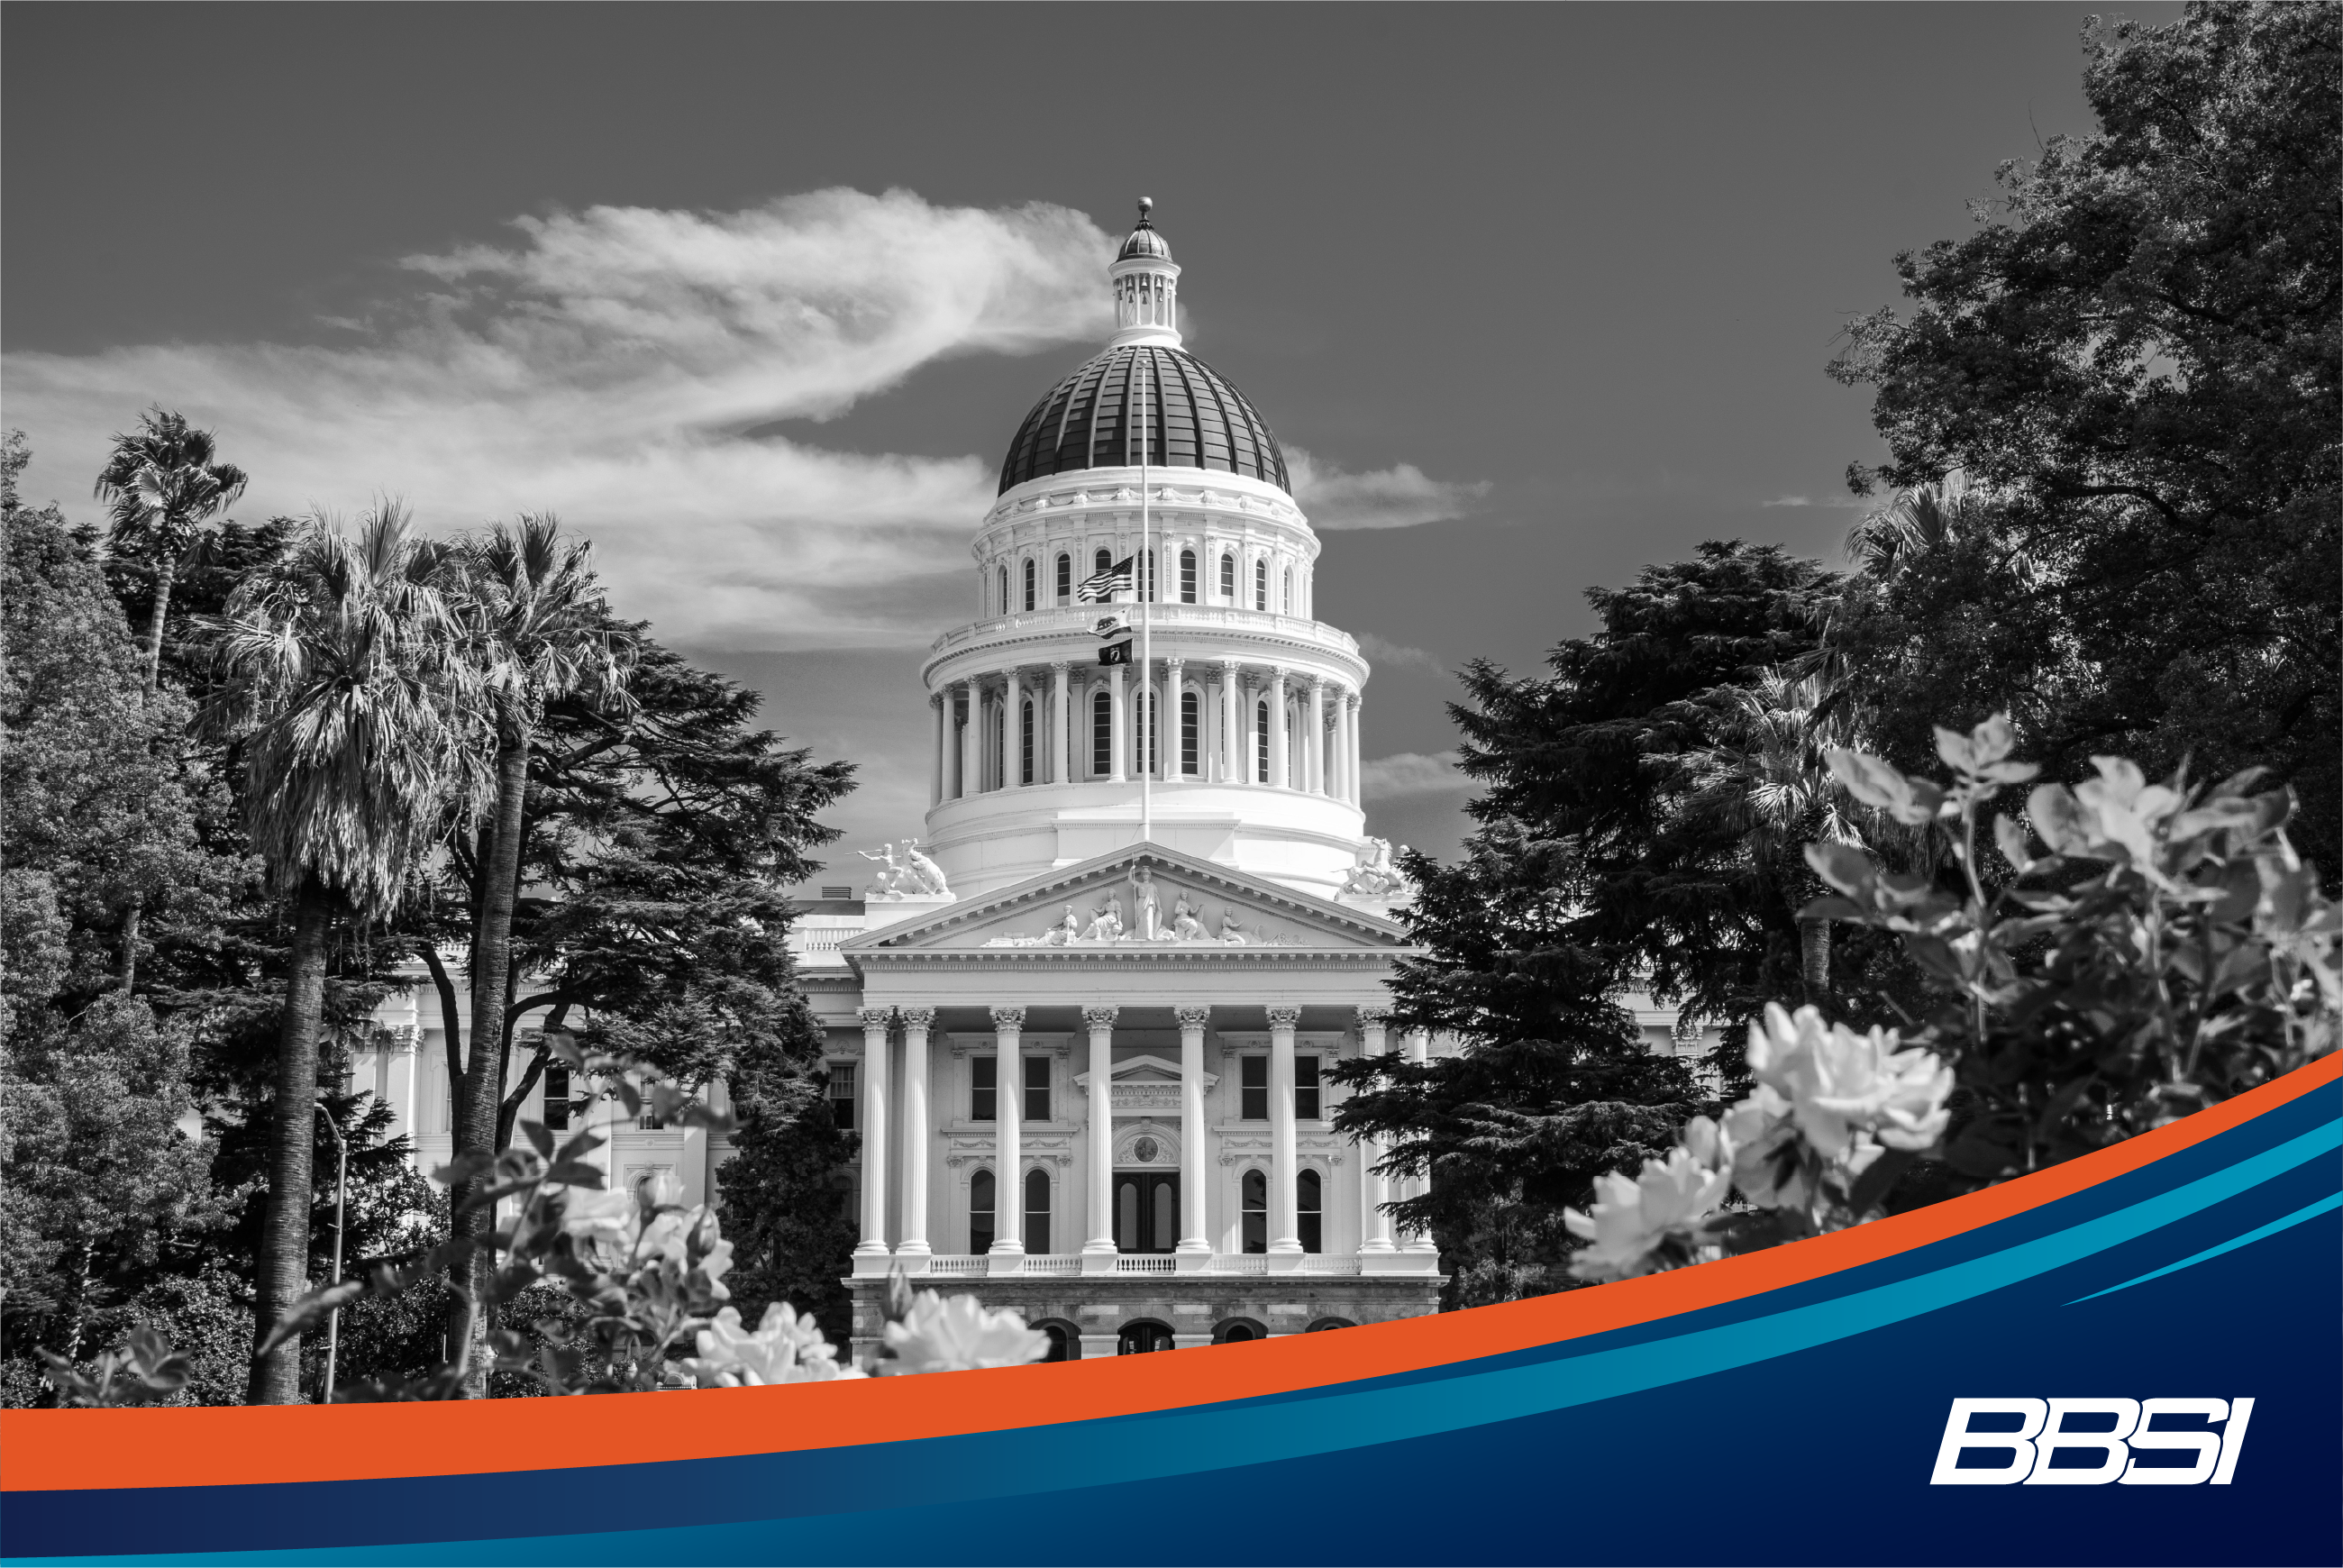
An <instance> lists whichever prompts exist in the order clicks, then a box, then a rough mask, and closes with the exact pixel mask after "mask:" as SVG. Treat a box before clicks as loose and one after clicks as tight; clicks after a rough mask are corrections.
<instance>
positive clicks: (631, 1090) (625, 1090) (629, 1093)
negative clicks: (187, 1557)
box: [610, 1078, 643, 1116]
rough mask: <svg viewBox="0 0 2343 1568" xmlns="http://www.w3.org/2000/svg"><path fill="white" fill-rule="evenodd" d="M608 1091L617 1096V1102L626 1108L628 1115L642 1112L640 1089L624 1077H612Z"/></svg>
mask: <svg viewBox="0 0 2343 1568" xmlns="http://www.w3.org/2000/svg"><path fill="white" fill-rule="evenodd" d="M610 1092H611V1093H613V1094H615V1095H617V1096H618V1103H619V1104H621V1105H623V1106H625V1107H626V1108H627V1114H628V1116H640V1115H641V1114H642V1113H643V1096H642V1091H640V1090H639V1089H637V1088H636V1087H635V1086H634V1085H633V1084H632V1083H631V1082H629V1081H627V1080H626V1079H623V1078H620V1079H614V1080H613V1081H611V1084H610Z"/></svg>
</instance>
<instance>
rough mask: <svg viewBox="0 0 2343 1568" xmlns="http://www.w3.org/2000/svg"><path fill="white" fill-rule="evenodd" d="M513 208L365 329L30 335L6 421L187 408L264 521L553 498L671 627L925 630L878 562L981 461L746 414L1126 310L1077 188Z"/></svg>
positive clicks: (10, 366)
mask: <svg viewBox="0 0 2343 1568" xmlns="http://www.w3.org/2000/svg"><path fill="white" fill-rule="evenodd" d="M514 227H515V229H516V230H517V231H518V238H517V239H516V240H515V241H514V243H512V244H510V245H508V246H467V247H464V248H461V249H458V250H454V251H451V252H449V253H447V254H445V255H427V256H409V257H407V258H406V259H405V260H404V261H403V262H402V263H401V264H400V265H401V266H402V267H403V268H404V269H405V272H406V275H407V278H408V279H409V280H410V281H411V283H412V285H413V286H412V287H411V288H410V289H409V290H408V291H407V293H406V294H404V295H402V296H400V297H394V298H390V299H387V300H385V301H381V302H378V303H377V306H376V307H374V308H373V310H372V311H371V312H370V313H368V314H367V315H364V316H363V317H359V318H357V319H345V320H342V321H340V322H338V323H337V325H339V326H342V327H347V328H348V329H350V330H351V331H352V332H353V333H354V334H355V335H356V337H357V341H356V342H355V343H350V344H347V345H342V346H315V347H290V346H283V345H276V344H241V345H238V344H176V345H147V346H135V347H117V348H114V349H109V350H106V351H103V352H100V353H96V354H88V355H53V354H37V353H26V354H11V355H9V356H7V357H6V358H5V362H0V380H5V387H6V392H7V402H8V408H9V422H10V423H11V424H12V425H16V426H22V427H25V429H26V430H27V431H28V432H29V433H30V435H31V437H32V441H33V445H34V447H35V452H36V453H38V454H39V456H40V457H41V458H42V459H43V461H44V462H45V463H47V464H54V465H55V467H51V468H50V469H49V470H48V471H49V472H51V473H65V474H75V473H95V472H96V470H97V468H98V467H100V466H101V465H102V463H103V462H104V459H105V454H106V449H107V447H108V444H109V437H110V434H111V432H113V431H115V430H118V429H121V428H123V427H125V426H126V425H128V424H129V423H130V422H131V421H132V420H133V419H134V418H135V417H136V414H137V412H138V410H139V409H141V408H143V407H146V406H147V405H149V404H153V403H160V404H162V405H164V406H166V407H175V408H177V409H179V410H181V411H182V412H184V413H186V415H187V416H188V417H190V418H191V419H194V420H195V421H196V422H197V423H199V424H203V425H207V426H210V427H213V428H214V429H215V430H216V433H217V434H218V436H219V438H220V445H221V449H222V452H223V455H225V456H226V457H229V458H231V459H232V460H234V461H235V462H236V463H238V464H240V465H241V466H242V467H245V468H246V469H247V470H248V471H249V472H251V473H252V475H253V486H252V489H251V491H250V493H249V494H248V496H247V498H246V500H245V502H244V503H243V504H242V505H241V506H240V507H239V508H238V513H239V515H240V516H243V517H246V518H255V517H264V516H267V515H269V514H271V513H278V512H282V513H291V512H297V511H300V510H303V509H305V508H307V507H308V506H310V505H312V504H316V505H321V506H326V507H328V508H337V509H340V510H343V511H356V510H357V509H359V508H363V507H364V506H365V505H366V504H367V501H368V500H369V498H371V497H372V496H373V495H375V494H376V493H377V492H383V491H387V492H390V493H393V494H397V495H399V496H402V497H404V498H406V499H407V501H408V502H409V503H410V504H411V505H412V506H413V507H414V508H415V511H416V514H417V518H418V520H419V521H421V522H422V523H423V525H424V526H425V527H427V528H431V529H433V530H435V531H439V530H445V529H449V528H459V527H465V526H469V525H473V524H477V523H478V522H481V521H484V520H486V519H488V518H497V517H508V516H510V515H512V514H513V513H515V512H518V511H520V510H523V509H530V510H550V511H554V512H558V513H559V514H560V515H561V517H562V518H563V519H564V520H565V521H566V522H568V523H569V524H572V525H574V526H576V527H577V528H579V529H580V530H582V531H584V532H586V533H588V534H589V535H591V536H592V538H594V540H595V542H596V547H597V550H598V555H599V558H600V559H601V562H602V566H603V571H604V575H605V577H606V578H607V579H608V581H609V582H610V583H611V585H612V591H613V597H614V598H615V600H616V601H617V603H618V607H619V608H620V609H621V610H622V611H624V612H625V613H628V614H629V615H637V616H646V617H649V618H652V619H653V620H654V621H656V622H657V623H658V625H659V629H660V632H661V633H662V635H663V636H666V637H668V638H670V639H672V640H675V641H678V642H690V643H698V644H700V645H703V646H732V647H774V648H778V647H806V646H813V645H820V644H828V645H834V646H851V645H863V646H871V645H885V644H900V643H905V642H923V641H925V640H926V638H928V637H929V636H930V634H931V632H932V628H930V627H927V626H924V625H922V626H909V625H906V624H903V622H902V620H901V618H900V616H898V615H894V614H890V604H889V600H888V598H887V596H886V595H885V594H884V593H881V592H877V591H874V590H875V589H878V588H880V587H881V586H882V585H884V584H886V583H888V582H889V581H890V580H900V579H901V578H910V577H920V576H928V575H932V574H934V573H935V572H936V570H937V568H938V563H939V560H940V559H941V558H946V557H948V556H950V553H951V551H950V548H948V547H949V546H956V545H957V544H958V543H959V542H960V540H961V539H962V538H965V537H966V536H967V534H968V533H969V531H970V529H972V528H974V526H975V524H976V522H977V520H978V519H979V518H981V517H982V515H983V513H984V510H985V508H987V507H988V506H989V505H990V501H991V498H992V483H991V476H990V471H989V469H988V467H987V465H986V464H985V463H984V462H983V461H982V460H981V459H980V458H978V457H973V456H970V457H943V458H937V457H909V456H898V455H877V456H871V455H864V454H857V453H850V452H840V451H834V450H829V449H825V448H823V447H820V446H818V445H815V444H812V443H809V442H808V441H805V440H802V439H785V438H775V437H769V436H766V437H749V436H747V435H744V434H742V432H743V431H745V430H747V429H749V428H752V427H762V426H767V425H769V423H770V422H771V421H774V420H777V419H788V418H802V419H810V420H820V419H823V418H827V417H832V416H835V415H837V414H840V413H841V412H843V411H844V410H846V409H848V408H850V407H852V406H854V405H855V404H856V403H857V402H859V401H860V400H861V399H863V398H866V397H870V396H872V395H873V394H875V393H878V392H881V391H884V390H885V389H887V388H888V387H892V386H894V385H896V384H897V383H899V382H900V381H901V380H902V379H903V378H904V377H907V376H909V375H910V374H911V373H912V372H913V371H915V370H917V369H918V368H919V367H921V366H923V365H926V364H929V363H931V362H933V361H935V360H938V359H940V358H945V357H952V356H956V355H964V354H977V353H1021V352H1027V351H1030V350H1032V349H1035V348H1039V347H1046V346H1048V345H1050V344H1053V343H1059V342H1064V341H1068V340H1092V341H1094V340H1096V339H1098V338H1100V337H1103V336H1104V335H1105V334H1106V332H1107V331H1108V330H1109V329H1110V328H1111V320H1110V310H1109V303H1108V301H1109V297H1108V294H1107V290H1106V288H1105V286H1104V282H1103V278H1102V270H1103V266H1104V263H1105V260H1106V258H1107V257H1108V256H1111V254H1112V246H1113V242H1112V239H1111V236H1108V235H1106V234H1105V233H1104V232H1103V231H1101V230H1100V229H1099V228H1098V227H1097V226H1095V225H1093V224H1092V223H1091V221H1090V219H1089V218H1088V217H1086V216H1083V215H1082V214H1081V213H1077V212H1074V211H1071V209H1068V208H1065V207H1060V206H1047V205H1042V204H1033V205H1029V206H1020V207H1009V208H996V209H979V208H970V207H945V206H935V205H932V204H930V203H929V202H927V201H925V200H923V199H921V198H920V197H919V196H916V195H913V194H911V193H910V192H905V191H889V192H886V193H884V194H883V195H879V196H870V195H866V194H864V193H861V192H858V191H851V190H824V191H817V192H813V193H810V194H807V195H801V196H789V197H786V198H782V199H780V200H777V201H774V202H771V203H769V204H766V205H764V206H757V207H751V208H748V209H744V210H741V211H738V212H729V213H693V212H676V211H667V210H660V209H654V208H648V207H610V206H597V207H590V208H588V209H586V210H584V211H582V212H578V213H556V214H554V215H552V216H547V217H534V218H523V219H520V220H518V221H517V222H516V223H515V225H514ZM70 488H71V489H72V490H75V491H78V489H79V488H80V487H79V486H77V485H76V486H73V487H70ZM67 504H68V508H72V506H73V502H72V501H71V500H70V499H69V500H68V502H67Z"/></svg>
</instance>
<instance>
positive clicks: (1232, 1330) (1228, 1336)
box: [1221, 1323, 1261, 1345]
mask: <svg viewBox="0 0 2343 1568" xmlns="http://www.w3.org/2000/svg"><path fill="white" fill-rule="evenodd" d="M1259 1338H1261V1335H1260V1334H1259V1333H1258V1332H1255V1331H1254V1329H1253V1326H1252V1324H1251V1323H1228V1324H1224V1325H1223V1326H1222V1329H1221V1343H1222V1344H1224V1345H1241V1344H1243V1343H1245V1342H1247V1341H1249V1340H1257V1339H1259Z"/></svg>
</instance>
